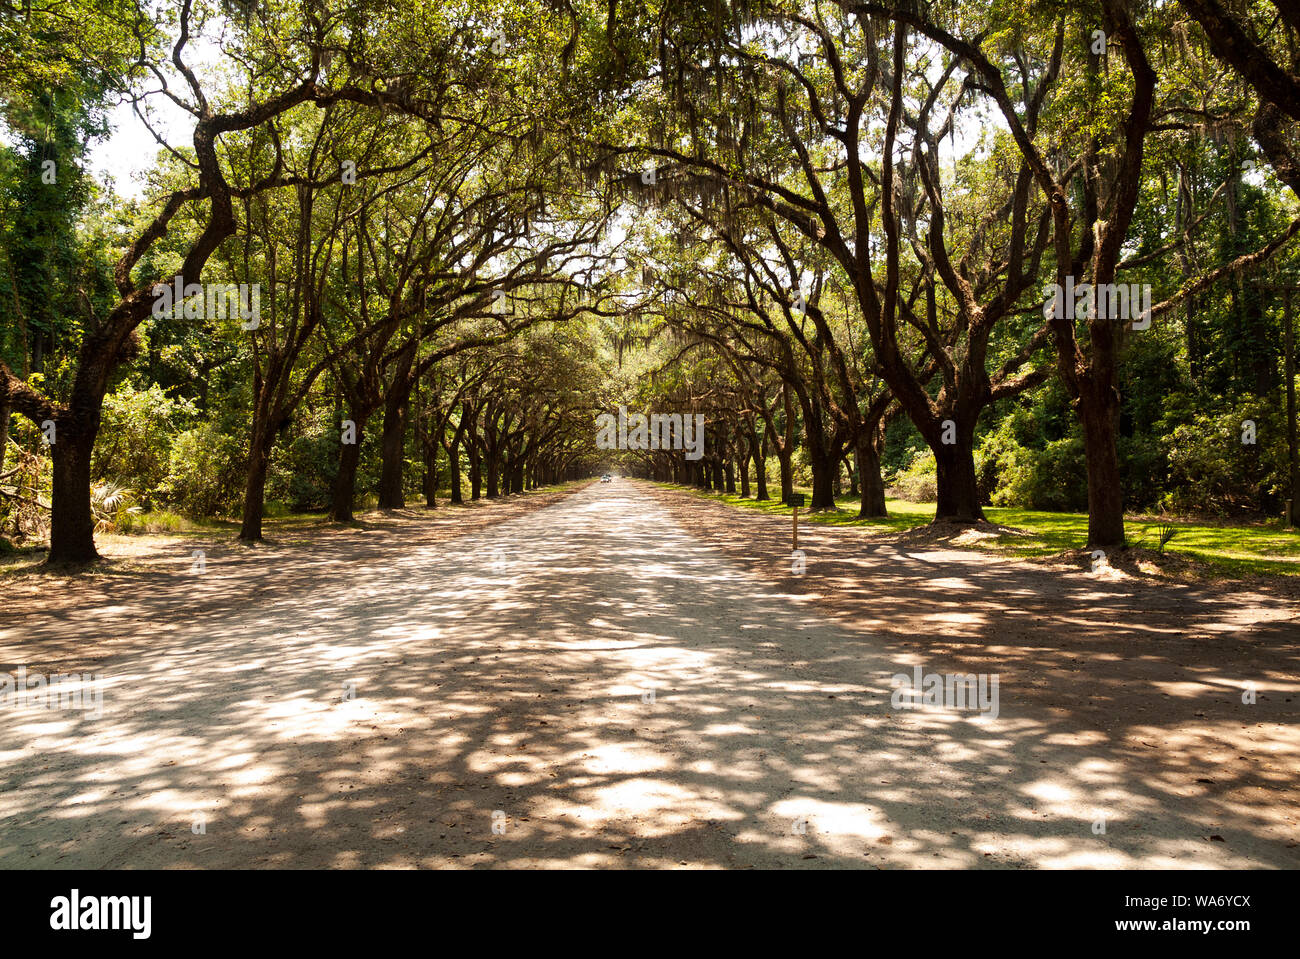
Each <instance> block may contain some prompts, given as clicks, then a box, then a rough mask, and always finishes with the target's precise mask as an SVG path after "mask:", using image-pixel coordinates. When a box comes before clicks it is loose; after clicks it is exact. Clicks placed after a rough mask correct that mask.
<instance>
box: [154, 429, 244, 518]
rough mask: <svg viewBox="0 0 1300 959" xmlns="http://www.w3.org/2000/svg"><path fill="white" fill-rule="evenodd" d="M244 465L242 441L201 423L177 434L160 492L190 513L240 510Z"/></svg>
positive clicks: (192, 514) (177, 506) (184, 511)
mask: <svg viewBox="0 0 1300 959" xmlns="http://www.w3.org/2000/svg"><path fill="white" fill-rule="evenodd" d="M246 465H247V455H246V453H245V451H244V448H243V444H242V443H241V442H240V441H239V440H237V439H235V438H234V437H232V436H227V435H226V434H224V433H222V432H220V431H219V430H218V429H217V428H216V427H215V426H213V425H212V424H210V423H204V424H201V425H199V426H196V427H195V428H194V429H191V430H186V431H185V432H184V433H181V434H180V435H179V436H177V437H176V441H175V442H174V443H173V444H172V451H171V465H170V468H169V471H168V475H167V479H166V480H165V481H164V482H163V484H162V487H161V491H162V493H163V495H164V496H165V497H166V499H167V501H168V502H169V503H171V504H172V505H173V506H175V507H176V508H178V509H179V510H180V511H181V512H183V513H187V514H189V515H191V516H222V515H225V516H228V515H231V514H232V513H234V512H236V511H237V510H238V509H239V504H240V500H241V497H242V495H243V486H244V475H245V473H244V468H245V466H246Z"/></svg>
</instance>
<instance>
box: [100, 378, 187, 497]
mask: <svg viewBox="0 0 1300 959" xmlns="http://www.w3.org/2000/svg"><path fill="white" fill-rule="evenodd" d="M194 414H195V410H194V406H193V404H191V403H190V401H189V400H184V399H181V400H174V399H172V398H170V397H168V396H167V394H166V393H164V392H163V390H162V388H161V387H159V386H157V385H154V386H150V387H149V388H148V389H147V390H136V389H134V388H133V387H132V386H131V385H130V384H129V383H123V384H122V385H121V386H119V387H118V388H117V390H116V391H115V392H113V393H109V394H107V395H106V396H105V397H104V412H103V417H102V419H101V420H100V427H99V435H98V436H97V437H96V440H95V449H94V453H93V456H92V461H91V476H92V477H94V478H95V479H97V480H100V481H103V482H105V483H108V484H109V485H110V486H112V487H123V488H127V489H130V490H131V491H132V493H133V496H134V497H135V498H136V499H137V500H138V501H139V503H140V505H142V506H144V507H146V508H147V507H150V506H152V505H153V503H154V501H155V499H156V498H157V496H158V492H159V489H160V488H161V486H162V484H163V482H164V480H166V478H167V474H168V472H169V469H170V464H171V448H172V443H173V442H174V441H175V438H176V436H177V435H178V434H179V433H180V431H181V430H183V429H184V428H185V427H186V426H188V425H189V423H190V422H191V421H192V420H193V418H194Z"/></svg>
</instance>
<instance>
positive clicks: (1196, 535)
mask: <svg viewBox="0 0 1300 959" xmlns="http://www.w3.org/2000/svg"><path fill="white" fill-rule="evenodd" d="M660 485H667V486H669V487H670V488H674V489H683V490H688V491H689V492H692V493H695V494H696V495H699V496H707V497H709V498H710V499H715V500H721V501H722V502H724V503H728V504H730V505H732V506H738V507H743V508H745V509H753V510H759V511H761V512H765V513H773V514H779V515H782V516H789V515H790V507H788V506H782V505H781V504H780V503H778V502H776V501H775V500H772V501H768V502H763V503H759V502H756V501H755V500H753V499H742V498H741V497H739V496H734V495H729V494H718V493H706V492H703V491H701V490H698V489H696V488H694V487H687V486H673V485H672V484H660ZM796 492H803V493H807V494H811V492H812V491H811V490H809V489H807V488H803V487H797V488H796ZM836 503H837V505H838V506H839V511H838V512H834V513H829V512H827V513H801V515H800V521H801V522H804V521H806V522H809V523H828V524H831V525H835V526H868V527H877V528H880V529H882V530H891V531H894V532H900V533H901V532H904V531H906V530H909V529H912V528H914V527H917V526H922V525H924V524H925V523H928V522H930V520H931V519H933V518H934V504H933V503H910V502H907V501H906V500H897V499H891V500H889V501H888V502H887V503H886V504H885V505H886V507H887V508H888V510H889V516H888V517H887V518H884V519H858V518H857V515H858V506H859V503H858V500H857V499H856V498H854V497H851V496H841V497H839V498H838V499H837V500H836ZM984 515H985V517H986V518H987V519H988V520H989V521H990V522H992V523H996V524H998V525H999V526H1006V527H1010V528H1013V529H1017V530H1021V531H1022V532H1023V533H1024V534H1026V535H1000V536H994V537H989V538H988V539H984V540H980V541H979V542H978V545H977V548H985V549H992V550H995V551H997V552H999V553H1005V554H1008V555H1012V556H1052V555H1056V554H1059V553H1064V552H1067V551H1069V550H1075V549H1082V548H1083V547H1084V546H1085V545H1086V543H1087V539H1088V515H1087V514H1086V513H1047V512H1042V511H1039V510H1025V509H1010V508H998V507H985V508H984ZM805 518H806V519H805ZM1161 526H1167V527H1171V528H1172V529H1173V530H1174V534H1173V538H1172V539H1170V540H1169V541H1168V542H1167V543H1166V545H1165V547H1164V549H1165V551H1166V552H1168V553H1173V554H1180V555H1183V556H1187V557H1188V558H1190V559H1195V560H1199V561H1201V562H1204V563H1208V564H1210V565H1211V566H1212V567H1214V568H1215V571H1216V572H1218V573H1222V574H1225V575H1229V576H1246V575H1255V574H1261V573H1263V574H1282V575H1291V576H1296V575H1300V532H1297V531H1295V530H1288V529H1286V528H1285V527H1283V526H1282V525H1281V522H1280V521H1279V520H1273V521H1268V522H1261V523H1254V524H1243V523H1228V522H1213V521H1186V520H1169V519H1162V518H1159V517H1152V516H1129V517H1128V518H1127V530H1128V539H1129V544H1130V545H1132V546H1139V547H1142V548H1144V549H1158V548H1159V545H1160V543H1159V539H1160V535H1161V534H1160V527H1161Z"/></svg>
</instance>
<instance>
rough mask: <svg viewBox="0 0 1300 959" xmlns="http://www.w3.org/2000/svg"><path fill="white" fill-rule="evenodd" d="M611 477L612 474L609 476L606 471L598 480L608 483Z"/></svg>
mask: <svg viewBox="0 0 1300 959" xmlns="http://www.w3.org/2000/svg"><path fill="white" fill-rule="evenodd" d="M613 478H614V477H612V476H610V475H609V474H608V473H606V474H605V475H604V476H602V477H601V478H600V481H601V482H602V483H608V482H609V481H610V480H612V479H613Z"/></svg>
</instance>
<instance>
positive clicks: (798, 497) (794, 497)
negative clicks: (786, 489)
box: [790, 493, 803, 550]
mask: <svg viewBox="0 0 1300 959" xmlns="http://www.w3.org/2000/svg"><path fill="white" fill-rule="evenodd" d="M790 505H791V506H793V507H794V548H795V549H796V550H797V549H798V548H799V507H800V506H802V505H803V493H791V494H790Z"/></svg>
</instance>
